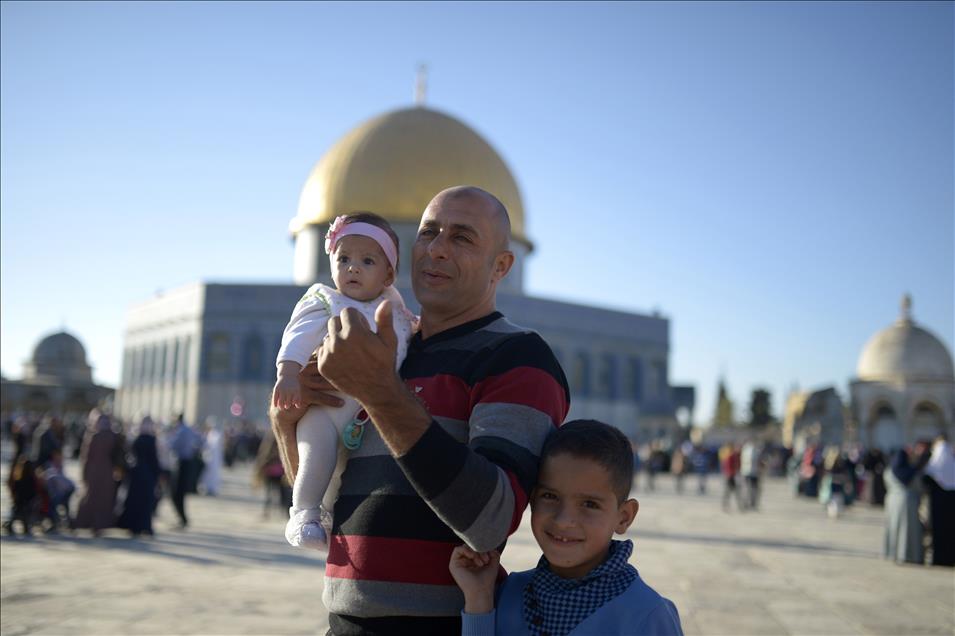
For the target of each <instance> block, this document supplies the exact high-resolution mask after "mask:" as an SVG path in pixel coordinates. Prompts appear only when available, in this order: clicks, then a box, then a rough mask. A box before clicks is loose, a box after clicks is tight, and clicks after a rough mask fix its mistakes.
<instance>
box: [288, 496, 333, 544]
mask: <svg viewBox="0 0 955 636" xmlns="http://www.w3.org/2000/svg"><path fill="white" fill-rule="evenodd" d="M288 513H289V520H288V523H287V524H286V525H285V539H286V540H287V541H288V542H289V543H290V544H291V545H294V546H295V547H297V548H310V549H312V550H318V551H320V552H328V533H327V532H326V530H325V528H323V527H322V520H323V519H322V518H323V516H328V513H326V512H325V511H324V510H322V509H321V508H295V507H292V508H289V511H288Z"/></svg>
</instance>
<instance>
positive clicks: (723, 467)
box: [720, 443, 745, 512]
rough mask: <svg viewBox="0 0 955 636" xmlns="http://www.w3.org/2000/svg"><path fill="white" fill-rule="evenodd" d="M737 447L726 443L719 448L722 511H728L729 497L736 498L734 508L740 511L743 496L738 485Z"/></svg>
mask: <svg viewBox="0 0 955 636" xmlns="http://www.w3.org/2000/svg"><path fill="white" fill-rule="evenodd" d="M739 463H740V462H739V449H738V448H736V446H735V445H734V444H731V443H726V444H724V445H723V447H722V448H721V449H720V471H721V472H722V473H723V512H729V511H730V497H733V498H735V499H736V509H737V510H739V511H740V512H742V511H743V510H744V509H745V506H744V505H743V496H742V494H741V493H740V486H739V482H738V479H739Z"/></svg>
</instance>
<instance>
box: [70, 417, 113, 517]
mask: <svg viewBox="0 0 955 636" xmlns="http://www.w3.org/2000/svg"><path fill="white" fill-rule="evenodd" d="M89 421H90V429H89V431H88V432H87V434H86V436H85V437H84V438H83V449H82V450H81V451H80V461H81V462H82V465H83V484H84V486H85V489H86V490H85V492H84V494H83V498H82V499H81V500H80V505H79V508H78V509H77V512H76V522H75V526H76V527H77V528H84V529H89V530H92V531H93V535H94V536H100V535H101V534H102V532H103V530H105V529H107V528H111V527H113V524H114V522H115V515H114V509H115V507H116V491H117V486H118V480H117V478H116V477H117V471H119V470H122V468H123V464H124V454H125V449H124V448H123V438H122V437H121V436H120V435H119V434H117V433H116V432H115V431H113V421H112V419H111V418H110V416H109V415H106V414H105V413H100V412H99V411H97V410H94V411H93V412H91V413H90V418H89Z"/></svg>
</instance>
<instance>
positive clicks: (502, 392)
mask: <svg viewBox="0 0 955 636" xmlns="http://www.w3.org/2000/svg"><path fill="white" fill-rule="evenodd" d="M405 385H406V386H407V387H408V389H409V390H410V391H411V392H412V393H413V394H414V395H415V397H417V398H418V400H419V401H420V402H421V403H422V404H423V405H424V408H425V410H426V411H428V413H429V414H431V415H432V416H440V417H449V418H452V419H457V420H465V421H466V420H467V419H468V418H469V417H470V414H471V411H473V410H474V407H475V406H476V405H478V404H481V403H486V404H489V403H494V402H497V403H503V404H522V405H524V406H530V407H532V408H535V409H537V410H538V411H541V412H542V413H546V414H547V415H548V416H549V417H550V419H551V421H553V422H554V425H555V426H556V425H558V424H560V423H561V422H563V421H564V418H565V417H566V416H567V410H568V408H569V405H568V404H567V395H566V393H565V392H564V387H563V386H561V384H560V383H559V382H558V381H557V380H556V379H555V378H554V376H552V375H551V374H550V373H548V372H547V371H542V370H541V369H538V368H535V367H526V366H522V367H515V368H513V369H510V370H509V371H507V372H505V373H502V374H500V375H494V376H489V377H487V378H485V379H483V380H481V381H480V382H478V383H476V384H475V385H474V386H473V387H468V385H467V384H466V383H465V382H464V380H462V379H461V378H459V377H458V376H455V375H448V374H438V375H435V376H432V377H429V378H408V379H406V380H405ZM462 393H463V394H464V395H466V396H468V398H467V399H462V398H461V394H462Z"/></svg>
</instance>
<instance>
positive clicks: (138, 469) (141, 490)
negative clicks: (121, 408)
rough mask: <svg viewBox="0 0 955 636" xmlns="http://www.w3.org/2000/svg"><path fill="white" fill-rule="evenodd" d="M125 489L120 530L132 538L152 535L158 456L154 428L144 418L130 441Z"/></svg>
mask: <svg viewBox="0 0 955 636" xmlns="http://www.w3.org/2000/svg"><path fill="white" fill-rule="evenodd" d="M128 475H129V488H128V490H127V492H126V501H125V502H123V514H122V515H120V517H119V523H118V524H117V525H118V526H119V527H120V528H126V529H127V530H129V532H130V533H131V534H132V535H133V536H134V537H138V536H139V535H140V534H148V535H150V536H152V534H153V510H154V509H155V507H156V488H157V486H158V485H159V454H158V452H157V450H156V426H155V424H154V423H153V420H152V418H151V417H149V416H148V415H147V416H146V417H144V418H143V419H142V422H141V423H140V424H139V434H138V435H137V436H136V439H134V440H133V445H132V453H131V462H130V467H129V472H128Z"/></svg>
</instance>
